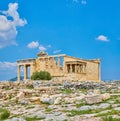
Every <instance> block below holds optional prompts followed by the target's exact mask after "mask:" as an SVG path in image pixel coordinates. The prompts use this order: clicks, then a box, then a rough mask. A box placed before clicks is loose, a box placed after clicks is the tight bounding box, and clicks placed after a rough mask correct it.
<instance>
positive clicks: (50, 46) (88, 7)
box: [0, 0, 120, 80]
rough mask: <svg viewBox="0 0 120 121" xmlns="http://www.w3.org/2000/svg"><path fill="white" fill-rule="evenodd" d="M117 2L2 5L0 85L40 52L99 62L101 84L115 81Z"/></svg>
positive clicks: (55, 0) (17, 1) (119, 57)
mask: <svg viewBox="0 0 120 121" xmlns="http://www.w3.org/2000/svg"><path fill="white" fill-rule="evenodd" d="M119 5H120V0H97V1H96V0H36V1H35V0H1V1H0V80H5V79H9V78H12V77H15V76H16V74H17V66H16V61H17V60H19V59H25V58H36V57H37V53H38V52H39V51H43V50H44V51H46V52H48V53H49V54H50V55H53V54H61V53H65V54H67V55H71V56H75V57H79V58H84V59H93V58H100V59H101V62H102V63H101V73H102V79H103V80H113V79H120V64H119V62H120V13H119V12H120V7H119Z"/></svg>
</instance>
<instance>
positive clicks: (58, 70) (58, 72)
mask: <svg viewBox="0 0 120 121" xmlns="http://www.w3.org/2000/svg"><path fill="white" fill-rule="evenodd" d="M58 74H60V57H58Z"/></svg>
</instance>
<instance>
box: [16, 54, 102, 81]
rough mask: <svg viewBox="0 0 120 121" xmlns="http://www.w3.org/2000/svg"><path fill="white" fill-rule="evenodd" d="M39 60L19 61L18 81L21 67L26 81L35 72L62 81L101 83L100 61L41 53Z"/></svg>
mask: <svg viewBox="0 0 120 121" xmlns="http://www.w3.org/2000/svg"><path fill="white" fill-rule="evenodd" d="M37 56H38V57H37V58H31V59H23V60H18V61H17V64H18V81H20V72H21V67H22V66H23V67H24V80H26V79H28V67H29V70H30V77H31V75H32V74H33V73H34V72H35V71H48V72H49V73H50V74H51V76H52V77H53V78H57V79H62V80H66V79H68V80H75V81H76V80H78V81H87V80H92V81H97V82H98V81H100V80H101V75H100V73H101V72H100V63H101V61H100V59H92V60H85V59H80V58H75V57H71V56H68V55H66V54H59V55H48V54H47V53H45V52H40V53H38V55H37Z"/></svg>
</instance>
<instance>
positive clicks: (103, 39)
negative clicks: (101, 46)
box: [96, 35, 109, 42]
mask: <svg viewBox="0 0 120 121" xmlns="http://www.w3.org/2000/svg"><path fill="white" fill-rule="evenodd" d="M96 40H99V41H104V42H108V41H109V39H108V37H107V36H105V35H99V36H98V37H97V38H96Z"/></svg>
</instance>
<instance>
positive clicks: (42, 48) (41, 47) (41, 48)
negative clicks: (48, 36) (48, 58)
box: [39, 45, 47, 51]
mask: <svg viewBox="0 0 120 121" xmlns="http://www.w3.org/2000/svg"><path fill="white" fill-rule="evenodd" d="M39 50H40V51H46V50H47V48H46V47H44V46H43V45H40V46H39Z"/></svg>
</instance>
